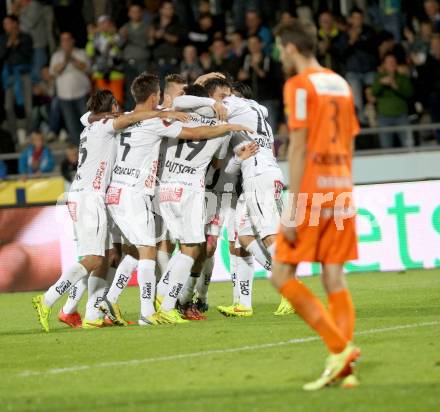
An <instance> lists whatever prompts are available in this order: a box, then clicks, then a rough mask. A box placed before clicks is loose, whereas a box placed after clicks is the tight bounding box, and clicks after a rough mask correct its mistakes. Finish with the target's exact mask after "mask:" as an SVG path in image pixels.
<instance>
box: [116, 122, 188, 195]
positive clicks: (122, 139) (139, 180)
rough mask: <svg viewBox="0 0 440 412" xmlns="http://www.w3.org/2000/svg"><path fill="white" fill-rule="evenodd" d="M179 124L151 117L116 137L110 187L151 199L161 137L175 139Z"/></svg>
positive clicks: (180, 124) (180, 125)
mask: <svg viewBox="0 0 440 412" xmlns="http://www.w3.org/2000/svg"><path fill="white" fill-rule="evenodd" d="M182 127H183V126H182V123H181V122H173V123H168V122H166V121H163V120H161V119H159V118H158V117H155V118H153V119H149V120H143V121H141V122H138V123H135V124H133V125H131V126H129V127H127V128H126V129H124V130H123V131H122V132H121V133H119V134H118V135H117V141H118V143H119V146H118V151H117V156H116V164H115V166H114V168H113V175H112V181H111V185H112V187H116V188H124V189H125V188H127V189H132V190H134V191H136V192H142V193H144V194H147V195H151V196H152V195H154V189H155V187H156V179H157V173H158V168H159V149H160V145H161V141H162V139H163V138H165V137H169V138H172V139H176V138H177V137H178V136H179V135H180V133H181V131H182Z"/></svg>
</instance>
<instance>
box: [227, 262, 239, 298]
mask: <svg viewBox="0 0 440 412" xmlns="http://www.w3.org/2000/svg"><path fill="white" fill-rule="evenodd" d="M229 259H230V262H231V269H230V272H231V281H232V304H233V305H235V304H237V303H240V285H239V283H238V280H237V256H236V255H232V254H230V255H229Z"/></svg>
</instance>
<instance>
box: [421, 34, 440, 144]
mask: <svg viewBox="0 0 440 412" xmlns="http://www.w3.org/2000/svg"><path fill="white" fill-rule="evenodd" d="M418 74H419V85H420V86H419V88H420V90H421V91H422V93H423V98H424V99H423V103H424V104H425V105H426V107H427V108H428V110H429V113H430V115H431V121H432V122H433V123H440V34H436V35H434V36H433V38H432V40H431V51H430V53H429V55H428V57H427V58H426V62H425V64H424V65H423V66H420V67H419V68H418ZM436 139H437V142H438V144H440V130H437V131H436Z"/></svg>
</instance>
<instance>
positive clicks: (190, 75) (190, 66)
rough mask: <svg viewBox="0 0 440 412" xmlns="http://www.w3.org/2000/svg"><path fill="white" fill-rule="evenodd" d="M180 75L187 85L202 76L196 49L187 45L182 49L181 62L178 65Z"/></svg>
mask: <svg viewBox="0 0 440 412" xmlns="http://www.w3.org/2000/svg"><path fill="white" fill-rule="evenodd" d="M180 74H181V75H182V77H183V78H184V79H185V80H186V82H187V83H193V82H194V81H195V80H196V79H197V78H198V77H199V76H201V75H202V74H203V68H202V66H201V65H200V62H199V59H198V57H197V49H196V47H195V46H193V45H191V44H189V45H188V46H185V48H184V49H183V60H182V62H181V63H180Z"/></svg>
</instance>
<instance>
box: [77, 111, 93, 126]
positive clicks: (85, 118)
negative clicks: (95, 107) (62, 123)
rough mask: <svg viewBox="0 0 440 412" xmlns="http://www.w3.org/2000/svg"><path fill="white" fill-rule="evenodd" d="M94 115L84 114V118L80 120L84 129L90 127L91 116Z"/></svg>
mask: <svg viewBox="0 0 440 412" xmlns="http://www.w3.org/2000/svg"><path fill="white" fill-rule="evenodd" d="M91 114H92V112H90V111H89V112H87V113H84V114H83V115H82V116H81V119H79V121H80V122H81V124H82V125H83V126H84V127H87V126H90V122H89V116H90V115H91Z"/></svg>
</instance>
